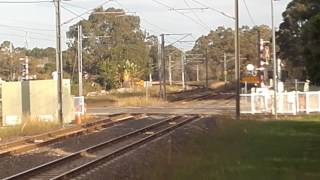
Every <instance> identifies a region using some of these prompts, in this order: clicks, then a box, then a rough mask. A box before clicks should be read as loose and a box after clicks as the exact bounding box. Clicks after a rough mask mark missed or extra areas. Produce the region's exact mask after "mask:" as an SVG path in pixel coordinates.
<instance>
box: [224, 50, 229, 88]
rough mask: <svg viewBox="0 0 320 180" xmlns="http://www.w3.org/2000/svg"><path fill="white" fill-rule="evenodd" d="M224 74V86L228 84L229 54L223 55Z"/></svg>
mask: <svg viewBox="0 0 320 180" xmlns="http://www.w3.org/2000/svg"><path fill="white" fill-rule="evenodd" d="M223 74H224V84H225V85H226V84H227V81H228V79H227V75H228V69H227V54H226V53H224V54H223Z"/></svg>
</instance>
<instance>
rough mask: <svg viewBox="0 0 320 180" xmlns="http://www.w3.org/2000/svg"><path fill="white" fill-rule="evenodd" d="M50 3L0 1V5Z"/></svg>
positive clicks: (38, 2)
mask: <svg viewBox="0 0 320 180" xmlns="http://www.w3.org/2000/svg"><path fill="white" fill-rule="evenodd" d="M52 2H53V1H0V4H40V3H52Z"/></svg>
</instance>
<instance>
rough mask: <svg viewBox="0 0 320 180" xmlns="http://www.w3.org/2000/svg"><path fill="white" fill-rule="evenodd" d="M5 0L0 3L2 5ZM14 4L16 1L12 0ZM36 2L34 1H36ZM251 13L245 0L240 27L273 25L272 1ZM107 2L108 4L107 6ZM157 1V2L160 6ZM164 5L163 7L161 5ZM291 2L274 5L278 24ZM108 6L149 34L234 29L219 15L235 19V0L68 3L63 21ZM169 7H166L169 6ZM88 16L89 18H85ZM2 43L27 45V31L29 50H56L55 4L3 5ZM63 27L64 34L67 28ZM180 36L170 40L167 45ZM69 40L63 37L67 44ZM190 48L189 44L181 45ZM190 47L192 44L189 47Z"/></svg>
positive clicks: (256, 0) (258, 3) (253, 0)
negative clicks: (135, 17) (132, 17)
mask: <svg viewBox="0 0 320 180" xmlns="http://www.w3.org/2000/svg"><path fill="white" fill-rule="evenodd" d="M1 1H2V0H0V2H1ZM11 1H12V2H14V1H16V0H11ZM19 1H31V0H19ZM33 1H34V0H33ZM245 1H246V3H247V6H248V9H249V10H250V12H251V14H252V17H253V18H252V19H253V22H252V20H250V18H249V16H248V13H247V11H246V7H245V6H244V3H243V2H244V0H239V2H240V12H241V13H240V14H241V25H249V26H253V25H254V24H253V23H255V24H257V25H260V24H266V25H271V9H270V4H271V2H270V0H245ZM106 2H107V3H106ZM157 2H158V3H157ZM159 2H160V3H162V4H160V3H159ZM289 2H290V0H281V1H277V2H275V13H276V24H277V26H278V25H279V24H280V22H281V20H282V17H281V14H282V12H283V11H284V10H285V8H286V6H287V4H288V3H289ZM103 3H105V5H104V7H105V8H108V7H117V8H122V9H126V11H129V12H135V13H136V15H138V16H140V17H141V23H142V24H141V25H142V29H144V30H147V31H148V32H149V33H150V34H155V35H159V34H161V33H192V37H189V39H188V40H195V39H197V38H198V37H199V36H201V35H205V34H208V32H209V31H210V29H215V28H216V27H218V26H227V27H233V25H234V22H233V20H232V19H231V18H228V17H225V16H223V15H222V14H220V13H219V12H216V11H214V10H218V11H221V12H223V13H225V14H228V15H231V16H233V14H234V13H233V11H234V10H233V8H234V0H112V1H110V2H108V1H107V0H71V1H70V0H69V1H65V2H63V3H62V6H63V8H62V22H65V21H67V20H69V19H71V18H73V17H74V16H75V15H74V14H72V13H70V12H68V11H67V10H66V9H68V10H71V11H73V12H75V13H77V14H81V13H83V12H85V11H87V10H89V9H92V8H95V7H97V6H98V5H101V4H103ZM166 6H167V7H166ZM169 7H170V8H176V9H179V8H188V7H192V8H204V7H206V8H208V7H209V8H210V9H206V10H194V11H180V13H183V14H184V15H182V14H180V13H179V12H176V11H173V10H169V9H170V8H169ZM85 17H86V16H85ZM0 19H1V21H0V42H2V41H4V40H10V41H12V42H14V45H15V46H25V36H26V34H27V33H26V32H28V38H27V39H28V47H29V48H33V47H47V46H51V47H55V10H54V5H53V3H39V4H3V3H0ZM78 20H79V19H75V20H74V21H72V22H71V23H69V24H67V25H64V26H63V31H64V34H65V32H66V31H67V30H68V26H69V25H72V24H74V23H76V22H77V21H78ZM178 38H179V37H168V39H167V40H168V41H169V42H168V43H170V42H173V41H174V39H178ZM66 41H67V40H66V39H65V38H64V42H66ZM179 46H181V47H184V48H188V47H187V45H183V46H182V45H179ZM190 46H191V45H190Z"/></svg>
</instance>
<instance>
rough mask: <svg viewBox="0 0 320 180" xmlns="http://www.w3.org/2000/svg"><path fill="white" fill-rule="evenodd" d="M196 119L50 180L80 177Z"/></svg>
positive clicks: (176, 125) (189, 119) (159, 132)
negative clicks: (109, 160)
mask: <svg viewBox="0 0 320 180" xmlns="http://www.w3.org/2000/svg"><path fill="white" fill-rule="evenodd" d="M197 118H199V116H193V117H190V118H187V119H185V120H184V121H182V122H179V123H177V124H175V125H172V126H169V127H167V128H165V129H162V130H160V131H158V132H156V133H154V134H152V135H149V136H147V137H145V138H142V139H139V140H137V141H135V142H133V143H131V144H128V145H126V146H123V147H122V148H120V149H117V150H115V151H113V152H111V153H109V154H106V155H105V156H102V157H100V158H98V159H96V160H93V161H91V162H89V163H86V164H83V165H82V166H80V167H76V168H74V169H72V170H70V171H67V172H65V173H63V174H60V175H59V176H57V177H55V178H52V180H60V179H70V178H73V177H75V176H77V175H80V174H81V173H83V172H86V171H87V170H88V169H92V168H94V167H97V166H99V165H101V164H104V163H105V161H106V160H108V159H114V158H115V157H119V156H121V155H122V154H125V153H127V152H129V151H130V150H133V149H135V148H138V147H140V146H141V145H144V144H146V143H148V142H150V141H152V140H154V139H156V138H158V137H161V136H164V135H166V134H168V133H170V132H171V131H173V130H175V129H177V128H179V127H181V126H183V125H185V124H187V123H189V122H191V121H193V120H195V119H197Z"/></svg>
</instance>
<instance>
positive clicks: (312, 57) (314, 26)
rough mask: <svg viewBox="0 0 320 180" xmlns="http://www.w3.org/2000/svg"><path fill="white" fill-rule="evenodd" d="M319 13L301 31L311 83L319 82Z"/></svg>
mask: <svg viewBox="0 0 320 180" xmlns="http://www.w3.org/2000/svg"><path fill="white" fill-rule="evenodd" d="M319 27H320V12H319V13H318V14H317V15H316V16H314V17H312V18H311V19H310V20H309V21H308V22H307V23H306V24H305V25H304V26H303V30H302V42H303V44H304V48H303V50H304V51H303V54H304V58H305V60H306V61H305V63H306V68H307V70H308V71H307V75H308V78H309V79H310V80H311V81H312V82H316V83H319V82H320V72H319V69H320V29H319Z"/></svg>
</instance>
